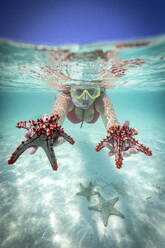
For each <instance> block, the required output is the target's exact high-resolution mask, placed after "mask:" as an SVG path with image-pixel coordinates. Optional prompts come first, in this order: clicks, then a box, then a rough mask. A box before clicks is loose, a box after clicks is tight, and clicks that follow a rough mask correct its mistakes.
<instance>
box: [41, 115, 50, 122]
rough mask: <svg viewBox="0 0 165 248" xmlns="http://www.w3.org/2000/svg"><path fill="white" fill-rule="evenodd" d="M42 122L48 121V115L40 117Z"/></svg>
mask: <svg viewBox="0 0 165 248" xmlns="http://www.w3.org/2000/svg"><path fill="white" fill-rule="evenodd" d="M42 119H43V121H44V122H46V121H48V120H49V115H48V114H44V115H43V117H42Z"/></svg>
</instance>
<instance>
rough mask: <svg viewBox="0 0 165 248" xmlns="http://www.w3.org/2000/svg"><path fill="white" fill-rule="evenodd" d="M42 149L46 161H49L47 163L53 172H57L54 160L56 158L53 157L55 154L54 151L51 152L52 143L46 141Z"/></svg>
mask: <svg viewBox="0 0 165 248" xmlns="http://www.w3.org/2000/svg"><path fill="white" fill-rule="evenodd" d="M42 148H43V149H44V151H45V153H46V155H47V157H48V159H49V162H50V164H51V166H52V169H53V170H57V168H58V165H57V160H56V156H55V153H54V150H53V142H52V140H51V141H48V142H47V144H46V145H44V146H42Z"/></svg>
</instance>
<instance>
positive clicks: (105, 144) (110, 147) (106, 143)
mask: <svg viewBox="0 0 165 248" xmlns="http://www.w3.org/2000/svg"><path fill="white" fill-rule="evenodd" d="M103 145H104V146H105V147H106V148H108V149H109V150H113V145H112V144H111V143H109V142H103Z"/></svg>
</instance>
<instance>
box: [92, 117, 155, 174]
mask: <svg viewBox="0 0 165 248" xmlns="http://www.w3.org/2000/svg"><path fill="white" fill-rule="evenodd" d="M107 132H108V133H109V135H108V136H107V137H106V138H105V139H103V140H101V141H100V142H99V144H98V145H97V146H96V151H97V152H98V151H100V150H101V149H102V148H103V147H105V146H107V147H108V148H110V149H111V151H110V155H113V154H115V161H116V167H117V168H118V169H120V168H121V167H122V162H123V155H124V154H125V153H126V151H129V149H130V150H131V149H132V150H133V149H134V151H135V152H136V151H140V152H143V153H144V154H146V155H148V156H151V155H152V151H149V148H147V147H145V146H143V145H142V144H141V143H139V142H138V141H137V140H135V139H134V138H133V137H132V136H133V135H137V134H138V132H137V131H136V130H135V129H133V128H129V122H128V121H126V122H125V124H123V125H122V126H120V125H118V126H112V127H110V128H109V129H108V130H107Z"/></svg>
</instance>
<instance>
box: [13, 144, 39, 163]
mask: <svg viewBox="0 0 165 248" xmlns="http://www.w3.org/2000/svg"><path fill="white" fill-rule="evenodd" d="M31 146H34V147H35V145H34V144H33V140H32V139H28V140H25V141H22V143H21V144H20V145H19V146H18V147H17V148H16V150H15V151H14V152H13V153H12V155H11V157H10V159H9V160H8V164H14V163H15V161H16V160H17V159H18V158H19V157H20V156H21V154H22V153H23V152H24V151H26V150H27V149H28V148H29V147H31Z"/></svg>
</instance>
